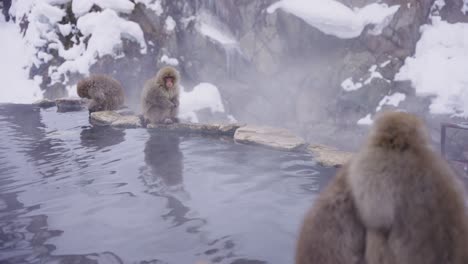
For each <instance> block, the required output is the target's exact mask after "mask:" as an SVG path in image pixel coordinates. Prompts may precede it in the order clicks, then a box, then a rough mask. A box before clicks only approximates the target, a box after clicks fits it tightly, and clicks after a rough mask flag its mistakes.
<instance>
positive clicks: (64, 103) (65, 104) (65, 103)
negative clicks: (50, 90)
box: [55, 98, 86, 112]
mask: <svg viewBox="0 0 468 264" xmlns="http://www.w3.org/2000/svg"><path fill="white" fill-rule="evenodd" d="M55 103H56V104H57V112H72V111H80V110H83V109H84V108H85V106H86V101H85V100H82V99H80V98H61V99H57V100H55Z"/></svg>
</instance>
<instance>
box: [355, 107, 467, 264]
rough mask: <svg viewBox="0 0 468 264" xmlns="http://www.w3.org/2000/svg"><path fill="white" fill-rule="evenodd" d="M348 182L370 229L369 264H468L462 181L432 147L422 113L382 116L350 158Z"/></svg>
mask: <svg viewBox="0 0 468 264" xmlns="http://www.w3.org/2000/svg"><path fill="white" fill-rule="evenodd" d="M348 181H349V186H350V188H351V193H352V196H353V199H354V202H355V205H356V208H357V211H358V214H359V218H360V219H361V222H362V223H363V225H364V226H365V228H366V230H368V237H367V241H366V242H367V246H366V247H367V252H366V257H367V258H368V259H367V263H368V264H373V263H398V264H410V263H411V264H458V263H468V227H467V222H466V221H467V218H466V216H467V215H466V207H465V201H464V193H463V189H462V188H463V187H462V184H461V183H459V182H458V180H457V179H456V175H455V174H454V173H453V172H452V170H451V169H450V167H449V166H448V164H447V163H446V162H445V161H444V160H443V159H442V158H441V157H440V156H439V155H438V154H436V153H435V152H434V151H432V150H431V149H430V146H429V140H428V138H427V135H426V131H425V129H424V126H423V123H422V121H421V120H420V119H419V118H417V117H416V116H414V115H412V114H408V113H403V112H387V113H384V114H382V115H381V116H380V117H379V118H378V119H377V120H376V122H375V125H374V127H373V129H372V131H371V135H370V138H369V140H368V142H367V144H366V145H365V146H364V148H363V149H362V150H361V151H360V152H359V153H358V154H357V155H356V156H355V157H354V159H353V161H352V162H351V165H350V168H349V174H348Z"/></svg>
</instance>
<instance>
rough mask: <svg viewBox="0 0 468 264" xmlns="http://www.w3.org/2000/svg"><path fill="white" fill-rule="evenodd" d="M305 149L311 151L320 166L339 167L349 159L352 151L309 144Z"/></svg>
mask: <svg viewBox="0 0 468 264" xmlns="http://www.w3.org/2000/svg"><path fill="white" fill-rule="evenodd" d="M307 150H308V151H309V152H310V153H312V154H313V155H314V157H315V160H316V161H317V162H318V163H319V164H320V165H322V166H326V167H339V166H342V165H344V164H345V163H347V162H348V161H350V160H351V158H352V156H353V153H351V152H346V151H341V150H337V149H335V148H332V147H328V146H324V145H319V144H311V145H309V146H308V147H307Z"/></svg>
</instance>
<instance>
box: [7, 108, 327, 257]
mask: <svg viewBox="0 0 468 264" xmlns="http://www.w3.org/2000/svg"><path fill="white" fill-rule="evenodd" d="M55 111H56V110H55V108H52V109H49V110H40V109H37V108H33V107H31V106H22V105H0V263H181V264H182V263H183V264H185V263H190V264H192V263H193V264H195V263H196V262H197V261H201V260H206V261H210V262H211V263H236V264H242V263H250V264H253V263H277V264H284V263H292V259H293V250H294V244H295V237H296V232H297V229H298V227H299V224H300V221H301V219H302V216H303V214H304V212H305V210H306V208H308V207H309V206H310V204H311V202H312V200H313V198H314V196H315V195H316V193H317V191H318V189H320V188H321V187H322V186H323V185H324V184H325V183H326V182H327V181H328V179H329V177H330V175H331V174H332V173H333V170H325V169H323V168H320V167H318V166H316V165H315V163H314V162H313V161H312V158H311V157H310V156H309V155H306V154H297V153H296V154H293V153H285V152H279V151H273V150H267V149H262V148H258V147H252V146H246V145H240V144H235V143H233V142H232V141H230V140H227V139H224V140H223V139H219V138H207V137H196V136H180V135H170V134H156V133H151V132H150V131H147V130H145V129H133V130H132V129H130V130H114V129H110V128H92V127H90V126H89V125H88V116H87V112H74V113H56V112H55Z"/></svg>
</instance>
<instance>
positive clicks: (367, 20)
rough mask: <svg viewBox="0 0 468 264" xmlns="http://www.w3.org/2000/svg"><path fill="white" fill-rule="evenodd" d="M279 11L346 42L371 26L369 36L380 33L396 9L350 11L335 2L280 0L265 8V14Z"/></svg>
mask: <svg viewBox="0 0 468 264" xmlns="http://www.w3.org/2000/svg"><path fill="white" fill-rule="evenodd" d="M278 9H282V10H284V11H285V12H288V13H291V14H293V15H295V16H297V17H299V18H301V19H302V20H304V21H305V22H306V23H308V24H309V25H311V26H313V27H315V28H317V29H319V30H320V31H322V32H323V33H325V34H329V35H334V36H336V37H338V38H343V39H348V38H355V37H358V36H359V35H361V33H362V31H363V30H364V27H365V26H367V25H374V29H373V30H372V31H371V32H370V33H371V34H380V33H381V31H382V29H383V28H384V27H385V26H386V25H387V24H388V23H389V22H390V21H391V19H392V18H393V15H394V14H395V13H396V12H397V11H398V9H399V6H398V5H395V6H391V7H389V6H387V5H386V4H377V3H373V4H370V5H367V6H365V7H363V8H361V9H357V8H356V9H354V10H353V9H350V8H349V7H347V6H345V5H343V4H342V3H340V2H338V1H334V0H280V1H278V2H276V3H274V4H272V5H271V6H269V7H268V8H267V12H268V13H270V14H271V13H274V12H275V11H276V10H278Z"/></svg>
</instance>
